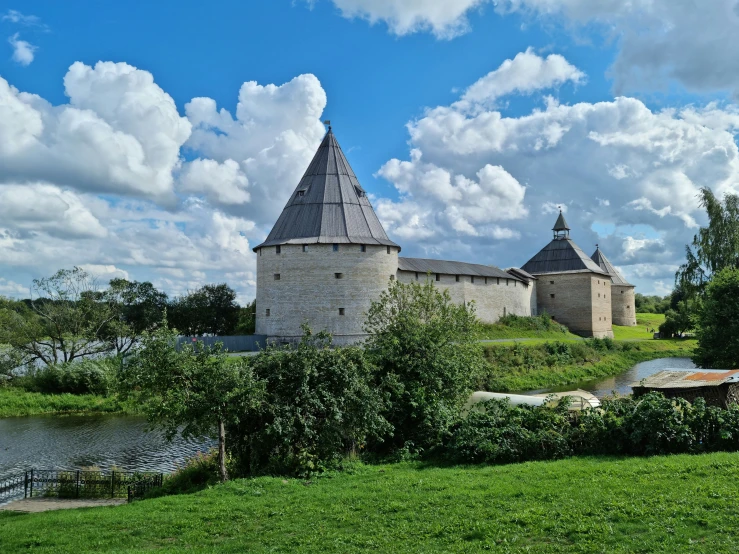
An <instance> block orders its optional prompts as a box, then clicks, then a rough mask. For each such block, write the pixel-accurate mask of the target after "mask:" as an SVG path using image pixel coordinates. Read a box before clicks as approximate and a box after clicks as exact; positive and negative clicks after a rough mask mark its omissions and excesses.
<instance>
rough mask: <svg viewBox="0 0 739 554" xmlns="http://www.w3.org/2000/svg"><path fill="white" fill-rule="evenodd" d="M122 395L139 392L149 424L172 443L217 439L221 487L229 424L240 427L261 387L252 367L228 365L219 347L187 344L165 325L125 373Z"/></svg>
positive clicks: (146, 340)
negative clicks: (173, 440) (174, 440)
mask: <svg viewBox="0 0 739 554" xmlns="http://www.w3.org/2000/svg"><path fill="white" fill-rule="evenodd" d="M121 383H122V392H123V393H124V394H131V392H130V391H137V394H138V395H139V396H140V400H141V401H142V405H143V406H144V409H145V411H146V415H147V417H148V419H149V421H150V422H152V423H154V424H157V425H160V426H161V427H163V428H164V430H165V433H166V436H167V438H168V439H171V438H172V437H174V436H175V435H176V434H177V433H178V432H179V433H181V434H182V436H184V437H204V436H214V435H215V436H216V437H218V468H219V474H220V478H221V481H226V480H227V479H228V471H227V469H226V424H227V423H228V424H238V422H239V418H240V417H241V414H244V413H248V412H249V410H251V409H253V407H252V404H253V403H255V402H259V387H258V384H257V383H256V382H255V381H254V379H253V378H252V373H251V370H250V368H249V366H248V365H247V364H245V363H243V362H240V363H235V364H233V363H228V362H227V358H226V354H225V353H224V352H223V349H222V345H221V344H220V343H218V344H216V345H214V346H204V345H203V344H202V343H197V344H196V345H195V346H193V345H192V344H189V343H187V344H184V345H183V346H182V348H181V349H179V350H178V349H177V334H176V332H175V331H172V330H169V329H167V328H166V323H165V325H164V326H163V327H162V328H160V329H158V330H156V331H154V332H153V333H144V336H143V340H142V348H140V349H138V350H137V352H136V353H135V354H134V355H133V356H132V357H131V358H129V361H128V363H127V364H126V365H125V367H124V369H123V371H122V373H121Z"/></svg>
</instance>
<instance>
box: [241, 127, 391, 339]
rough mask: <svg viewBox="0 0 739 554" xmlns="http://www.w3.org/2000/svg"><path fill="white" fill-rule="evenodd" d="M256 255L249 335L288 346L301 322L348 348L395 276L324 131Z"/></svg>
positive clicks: (378, 230)
mask: <svg viewBox="0 0 739 554" xmlns="http://www.w3.org/2000/svg"><path fill="white" fill-rule="evenodd" d="M254 251H255V252H256V253H257V302H256V304H257V308H256V310H257V317H256V333H257V334H259V335H266V336H267V337H268V340H270V341H276V342H296V341H298V340H300V337H301V336H302V335H303V329H302V326H303V324H307V325H308V326H309V327H310V328H311V330H312V331H313V332H318V331H323V330H326V331H329V332H330V333H331V334H332V335H334V343H335V344H347V343H351V342H356V341H358V340H361V339H362V338H364V337H365V333H364V330H363V325H364V321H365V318H366V313H367V310H368V309H369V307H370V304H371V301H372V300H374V299H377V298H378V297H379V296H380V293H381V292H382V291H383V290H385V289H387V287H388V283H389V281H390V279H391V278H393V279H394V278H395V274H396V272H397V270H398V252H400V247H399V246H398V245H397V244H395V243H394V242H392V241H391V240H390V239H389V238H388V237H387V234H386V233H385V230H384V229H383V228H382V225H381V224H380V221H379V219H378V218H377V215H376V214H375V212H374V210H373V209H372V206H371V204H370V202H369V200H368V198H367V195H366V193H365V191H364V189H363V188H362V187H361V185H360V184H359V181H358V180H357V178H356V176H355V175H354V172H353V171H352V168H351V166H350V165H349V162H348V161H347V159H346V157H345V156H344V153H343V152H342V150H341V147H340V146H339V144H338V142H337V141H336V138H335V137H334V134H333V132H332V131H331V128H330V127H329V131H328V133H327V134H326V137H325V138H324V139H323V142H321V145H320V146H319V148H318V151H317V152H316V154H315V156H314V157H313V161H312V162H311V163H310V165H309V166H308V169H307V170H306V172H305V175H303V178H302V179H301V180H300V183H299V184H298V186H297V188H296V189H295V190H294V191H293V193H292V195H291V196H290V199H289V200H288V202H287V205H286V206H285V208H284V210H283V211H282V214H281V215H280V217H279V219H278V220H277V223H275V226H274V228H273V229H272V231H271V232H270V234H269V236H268V237H267V239H266V240H265V241H264V242H263V243H262V244H260V245H259V246H257V247H255V248H254Z"/></svg>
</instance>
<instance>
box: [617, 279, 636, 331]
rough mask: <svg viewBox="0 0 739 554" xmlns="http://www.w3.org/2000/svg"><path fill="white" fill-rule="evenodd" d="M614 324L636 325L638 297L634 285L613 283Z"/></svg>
mask: <svg viewBox="0 0 739 554" xmlns="http://www.w3.org/2000/svg"><path fill="white" fill-rule="evenodd" d="M611 303H612V304H613V314H612V318H613V324H614V325H627V326H629V327H634V326H636V298H635V296H634V287H633V286H624V285H611Z"/></svg>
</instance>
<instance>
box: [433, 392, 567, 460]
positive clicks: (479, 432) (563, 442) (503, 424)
mask: <svg viewBox="0 0 739 554" xmlns="http://www.w3.org/2000/svg"><path fill="white" fill-rule="evenodd" d="M568 429H569V421H568V413H567V403H566V402H562V403H561V404H560V405H559V406H557V407H556V408H553V409H539V408H535V407H531V406H511V405H510V403H509V402H508V400H490V401H487V402H485V403H484V411H482V412H477V411H474V412H471V413H470V414H469V415H468V416H467V417H466V418H464V419H462V420H461V421H460V422H459V423H457V425H455V427H454V428H453V430H452V434H451V438H450V440H449V441H448V443H447V444H446V448H445V455H446V457H447V458H448V459H449V460H451V461H454V462H463V463H480V462H484V463H492V464H495V463H509V462H521V461H527V460H549V459H558V458H564V457H566V456H569V455H570V454H571V453H572V450H571V447H570V444H569V441H568Z"/></svg>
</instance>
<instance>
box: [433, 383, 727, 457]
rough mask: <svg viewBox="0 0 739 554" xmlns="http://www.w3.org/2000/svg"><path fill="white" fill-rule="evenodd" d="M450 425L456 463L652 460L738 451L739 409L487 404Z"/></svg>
mask: <svg viewBox="0 0 739 554" xmlns="http://www.w3.org/2000/svg"><path fill="white" fill-rule="evenodd" d="M484 406H485V410H486V411H485V412H484V413H475V412H473V413H471V414H470V415H469V416H468V417H467V418H466V419H463V420H461V421H459V422H458V423H457V424H456V425H455V426H454V428H453V430H452V433H451V437H450V439H449V440H448V441H447V442H446V444H445V446H444V453H445V456H446V457H447V458H448V459H450V460H452V461H455V462H458V463H480V462H485V463H505V462H519V461H527V460H541V459H555V458H561V457H563V456H567V455H570V454H608V455H635V456H650V455H661V454H678V453H695V452H717V451H729V452H734V451H737V450H739V405H736V404H733V405H731V406H730V407H729V408H728V409H722V408H718V407H707V406H706V403H705V401H704V400H703V399H702V398H699V399H697V400H696V401H695V402H694V403H693V404H690V403H688V402H687V401H686V400H684V399H681V398H676V399H671V398H665V397H664V396H663V395H662V394H660V393H656V392H652V393H649V394H646V395H644V396H642V397H639V398H632V397H620V398H614V399H606V400H604V402H603V404H602V406H601V407H600V408H597V409H587V410H584V411H582V412H581V413H580V414H577V415H572V414H568V413H567V411H566V409H565V407H564V406H563V405H560V406H558V407H556V408H546V407H529V406H511V405H510V404H509V403H508V402H507V401H490V402H487V403H485V405H484Z"/></svg>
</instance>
